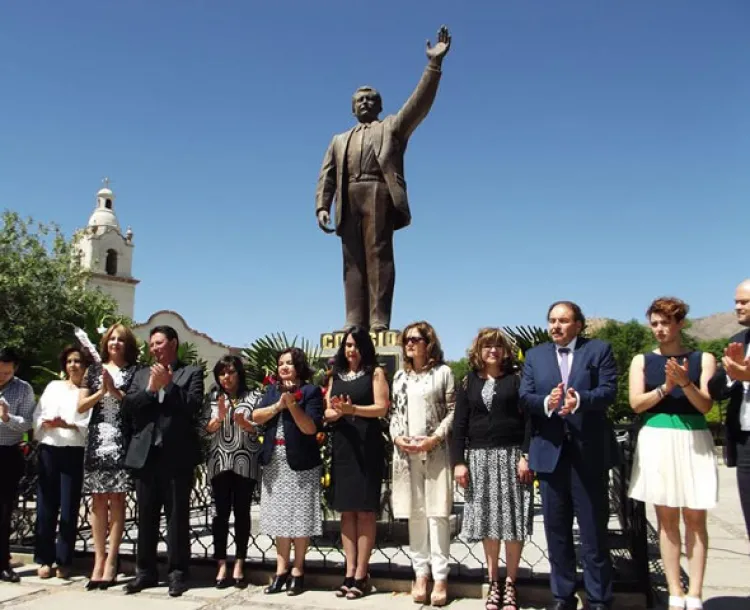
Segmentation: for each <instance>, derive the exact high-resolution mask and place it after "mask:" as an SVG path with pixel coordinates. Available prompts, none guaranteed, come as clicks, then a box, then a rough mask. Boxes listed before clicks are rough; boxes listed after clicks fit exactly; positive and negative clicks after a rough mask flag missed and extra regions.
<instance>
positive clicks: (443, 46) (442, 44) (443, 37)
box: [427, 25, 451, 61]
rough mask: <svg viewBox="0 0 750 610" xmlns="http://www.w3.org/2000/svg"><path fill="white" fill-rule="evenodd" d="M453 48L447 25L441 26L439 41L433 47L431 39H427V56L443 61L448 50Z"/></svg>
mask: <svg viewBox="0 0 750 610" xmlns="http://www.w3.org/2000/svg"><path fill="white" fill-rule="evenodd" d="M450 48H451V35H450V32H449V31H448V28H447V27H446V26H444V25H443V26H440V29H439V30H438V33H437V43H435V46H434V47H433V46H432V45H431V44H430V41H429V40H428V41H427V57H429V58H430V59H434V60H437V61H442V59H443V57H445V56H446V54H447V53H448V50H449V49H450Z"/></svg>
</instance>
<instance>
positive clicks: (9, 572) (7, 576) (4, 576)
mask: <svg viewBox="0 0 750 610" xmlns="http://www.w3.org/2000/svg"><path fill="white" fill-rule="evenodd" d="M0 580H2V581H3V582H13V583H16V582H21V577H20V576H19V575H18V574H17V573H16V571H15V570H14V569H13V568H5V569H4V570H2V571H0Z"/></svg>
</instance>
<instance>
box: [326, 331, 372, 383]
mask: <svg viewBox="0 0 750 610" xmlns="http://www.w3.org/2000/svg"><path fill="white" fill-rule="evenodd" d="M349 335H351V337H352V339H354V343H356V344H357V349H358V350H359V355H360V357H361V358H362V361H361V362H360V364H359V366H360V368H361V369H362V370H363V371H364V372H365V373H372V372H373V371H374V370H375V367H376V366H378V360H377V357H376V356H375V345H374V344H373V342H372V337H371V336H370V332H369V331H368V330H367V329H366V328H364V327H363V326H354V327H352V328H351V329H349V330H348V331H346V334H345V335H344V338H343V339H342V340H341V345H339V349H338V351H337V352H336V357H335V361H334V363H333V372H334V373H346V372H347V371H348V370H349V363H348V362H347V360H346V339H347V338H348V337H349Z"/></svg>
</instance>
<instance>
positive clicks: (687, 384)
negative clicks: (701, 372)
mask: <svg viewBox="0 0 750 610" xmlns="http://www.w3.org/2000/svg"><path fill="white" fill-rule="evenodd" d="M692 383H693V382H692V381H688V382H687V383H686V384H685V385H678V386H677V387H678V388H682V389H685V388H686V387H688V386H689V385H692Z"/></svg>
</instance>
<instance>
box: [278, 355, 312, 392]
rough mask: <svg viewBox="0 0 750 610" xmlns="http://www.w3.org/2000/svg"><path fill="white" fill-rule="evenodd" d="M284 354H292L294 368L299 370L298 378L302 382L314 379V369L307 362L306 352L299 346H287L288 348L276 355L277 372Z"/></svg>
mask: <svg viewBox="0 0 750 610" xmlns="http://www.w3.org/2000/svg"><path fill="white" fill-rule="evenodd" d="M284 354H291V355H292V364H293V365H294V370H295V371H296V372H297V380H298V381H299V382H300V384H303V383H308V382H309V381H310V380H311V379H312V376H313V370H312V369H311V368H310V365H309V364H308V363H307V356H305V352H303V351H302V350H301V349H300V348H298V347H287V348H286V349H284V350H282V351H280V352H279V354H278V355H277V356H276V371H277V372H278V369H279V360H280V359H281V357H282V356H283V355H284Z"/></svg>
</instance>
